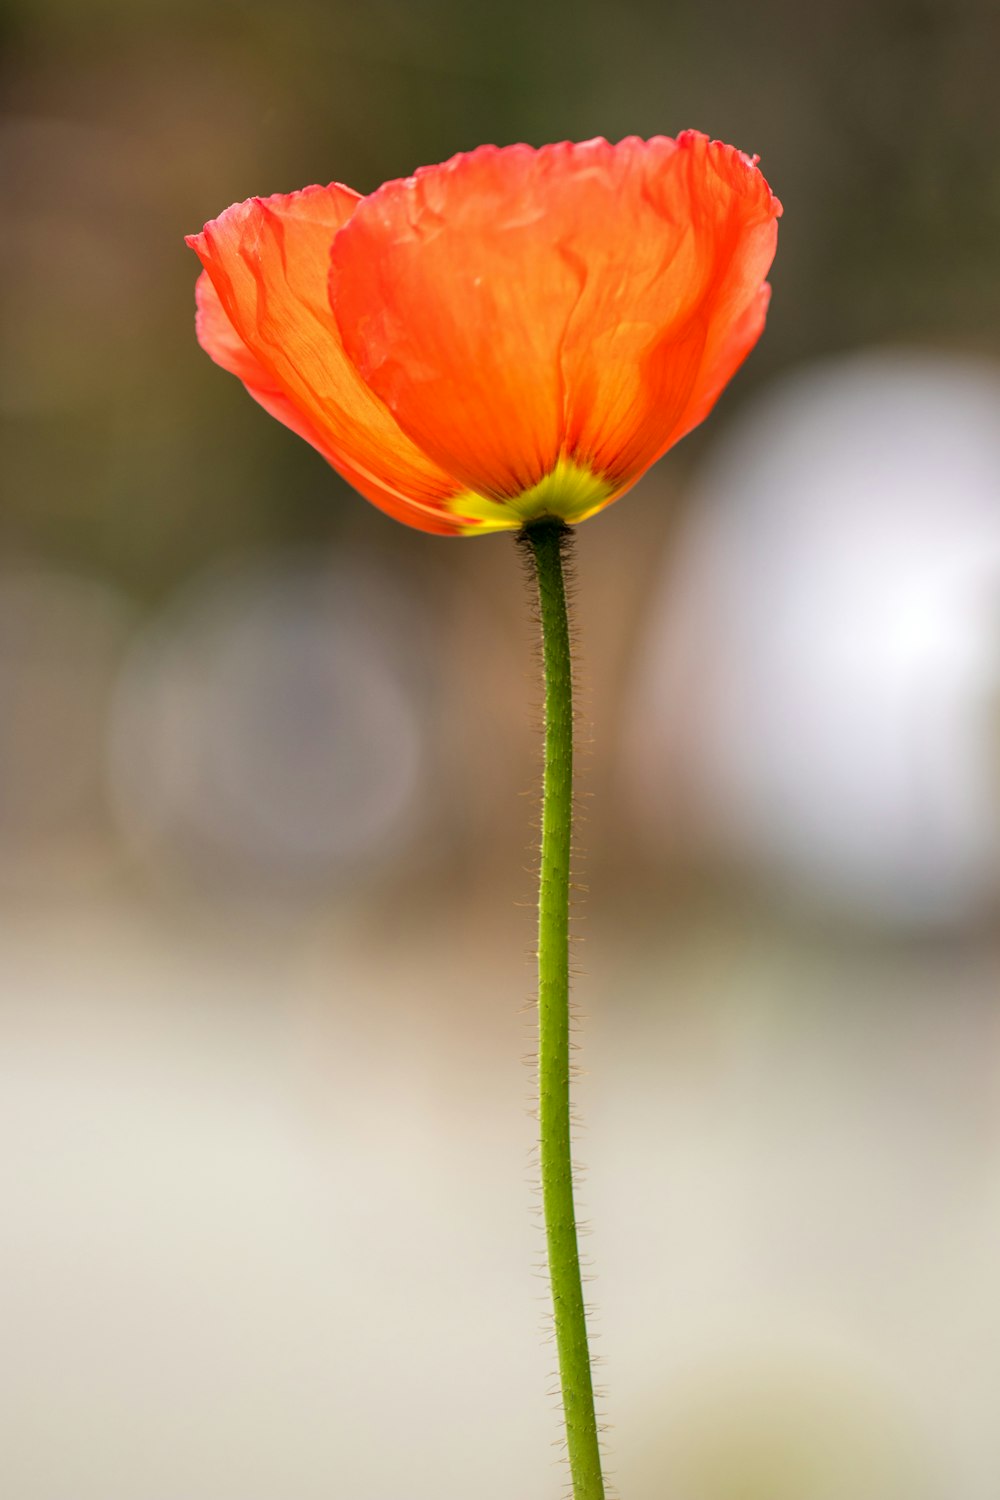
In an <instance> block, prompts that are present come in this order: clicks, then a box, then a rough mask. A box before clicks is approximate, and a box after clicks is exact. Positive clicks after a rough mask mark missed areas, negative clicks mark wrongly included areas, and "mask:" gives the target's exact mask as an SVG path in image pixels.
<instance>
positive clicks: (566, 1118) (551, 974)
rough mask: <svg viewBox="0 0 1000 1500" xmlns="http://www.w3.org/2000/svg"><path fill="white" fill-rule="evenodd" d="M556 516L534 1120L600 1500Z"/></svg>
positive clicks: (568, 1412)
mask: <svg viewBox="0 0 1000 1500" xmlns="http://www.w3.org/2000/svg"><path fill="white" fill-rule="evenodd" d="M570 534H571V533H570V532H569V529H568V528H567V527H565V526H564V525H563V524H562V523H561V522H559V521H541V522H536V523H535V524H534V525H533V526H529V527H527V528H526V529H525V531H524V532H523V536H524V539H525V542H526V544H527V546H528V547H529V548H530V550H531V554H532V557H533V560H534V566H535V574H536V577H537V580H538V602H539V612H540V615H541V623H542V654H543V658H544V663H545V780H544V788H543V793H542V861H541V875H540V880H539V891H538V1121H539V1144H540V1148H541V1171H542V1203H543V1207H544V1212H545V1238H546V1244H547V1247H548V1262H549V1278H550V1281H551V1284H552V1307H553V1312H554V1314H555V1326H556V1347H557V1349H558V1351H559V1379H560V1384H561V1386H562V1398H563V1410H564V1412H565V1417H566V1443H567V1446H568V1448H569V1463H570V1470H571V1472H572V1476H573V1496H574V1500H604V1480H603V1478H602V1477H601V1455H600V1451H599V1447H598V1440H597V1418H596V1415H595V1412H594V1386H593V1377H592V1374H591V1365H590V1350H589V1348H588V1344H587V1318H586V1310H585V1308H584V1302H583V1285H582V1282H581V1278H580V1252H579V1248H578V1246H577V1233H576V1210H575V1207H574V1203H573V1165H572V1156H571V1144H570V1102H569V1083H570V1063H569V875H570V845H571V840H572V831H573V669H572V660H571V655H570V639H569V621H568V618H567V612H566V587H565V582H564V579H563V556H564V551H565V547H566V543H567V541H568V538H569V536H570Z"/></svg>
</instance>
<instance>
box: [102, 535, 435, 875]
mask: <svg viewBox="0 0 1000 1500" xmlns="http://www.w3.org/2000/svg"><path fill="white" fill-rule="evenodd" d="M423 629H424V621H423V619H422V617H421V616H420V615H419V613H418V612H417V611H416V609H415V607H414V606H413V605H412V604H410V605H408V603H407V601H406V599H405V597H403V596H402V594H401V591H400V589H399V586H398V584H397V583H396V582H395V581H393V580H391V579H390V578H389V577H387V576H384V575H382V574H380V573H379V572H377V571H374V570H372V569H371V568H368V567H366V566H363V565H360V564H358V563H357V562H356V560H352V559H351V558H341V559H339V560H338V562H337V563H336V565H332V566H331V565H326V564H324V563H323V562H321V561H318V560H314V559H312V558H310V557H308V556H305V555H302V554H299V553H292V554H283V555H279V556H277V557H268V558H266V559H262V560H259V561H252V562H249V563H246V564H241V565H237V566H231V567H228V568H224V569H221V570H219V571H217V572H213V573H211V574H209V575H208V576H206V577H203V578H201V579H199V580H198V581H197V582H196V583H195V584H194V585H193V586H191V587H190V588H189V589H188V590H187V591H186V592H185V593H184V594H183V595H182V596H181V597H180V598H179V599H178V600H176V602H175V603H174V604H173V605H172V606H171V607H170V608H169V609H168V610H167V611H166V612H165V613H164V615H163V616H162V617H160V618H159V619H158V620H156V621H155V622H154V623H153V625H152V626H151V627H150V629H149V630H148V631H147V632H146V633H145V635H144V636H143V637H142V638H141V639H140V640H139V642H138V644H137V646H136V648H135V650H134V651H133V653H132V656H131V659H130V660H129V662H128V664H127V667H126V669H125V671H124V673H123V675H122V679H121V682H120V684H119V690H118V694H117V701H116V705H115V712H114V716H113V724H112V733H111V764H112V771H113V774H112V781H113V786H114V790H115V799H116V805H117V809H118V813H119V816H120V820H121V824H122V827H123V830H124V832H125V834H126V837H127V838H128V839H129V841H130V843H131V844H132V845H133V846H134V847H138V848H140V849H143V850H144V851H145V852H146V853H147V855H151V856H152V857H153V858H154V859H161V860H165V861H167V862H168V863H172V864H175V865H176V864H178V863H180V864H181V865H184V866H187V867H188V869H189V871H191V872H194V873H197V874H198V875H199V876H200V877H203V878H208V879H213V878H215V879H219V880H220V881H223V882H227V883H228V882H229V881H232V880H234V879H235V881H236V882H237V884H239V883H240V882H244V883H247V884H249V885H260V884H263V885H265V886H268V885H271V886H274V885H282V884H284V883H287V882H289V881H291V882H292V884H293V885H294V886H296V887H298V886H299V885H301V883H302V882H306V883H308V882H309V881H311V880H319V881H325V880H327V879H329V878H331V877H333V878H335V877H336V876H338V875H340V874H344V873H351V872H355V871H356V870H357V869H358V868H359V867H360V866H362V865H364V864H366V863H370V862H373V861H377V860H378V859H379V858H383V857H385V856H387V855H389V854H391V855H392V856H393V857H398V856H399V855H400V854H401V853H403V852H405V850H406V849H407V848H408V846H409V844H410V842H411V841H412V839H413V837H414V835H415V833H416V830H417V827H418V823H419V818H418V810H419V806H420V802H421V790H422V781H423V776H424V771H425V764H424V730H423V724H422V719H421V712H422V707H423V702H424V700H425V698H426V694H425V693H424V691H423V688H422V685H421V682H420V671H419V643H420V641H421V636H422V631H423Z"/></svg>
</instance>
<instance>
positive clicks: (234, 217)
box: [188, 183, 460, 532]
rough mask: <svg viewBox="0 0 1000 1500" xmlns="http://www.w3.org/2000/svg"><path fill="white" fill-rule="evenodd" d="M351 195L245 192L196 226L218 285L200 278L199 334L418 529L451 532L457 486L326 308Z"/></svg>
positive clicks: (258, 395) (194, 240)
mask: <svg viewBox="0 0 1000 1500" xmlns="http://www.w3.org/2000/svg"><path fill="white" fill-rule="evenodd" d="M357 202H358V196H357V194H356V193H353V192H351V190H350V189H349V188H345V187H342V186H340V185H339V184H336V183H334V184H331V185H330V186H329V187H326V188H320V187H314V188H305V189H304V190H303V191H301V192H298V193H291V194H288V195H287V196H285V195H278V196H276V197H273V198H252V199H250V200H248V201H247V202H246V203H238V204H234V205H233V207H232V208H229V209H227V210H226V212H225V213H224V214H222V215H220V217H219V218H218V219H215V220H213V221H212V222H211V223H209V224H206V226H205V228H204V230H203V231H202V233H201V234H199V235H192V236H191V237H190V238H189V240H188V244H190V245H191V247H192V248H193V249H194V250H195V251H196V252H197V254H198V255H199V257H200V259H201V261H202V264H203V266H204V267H205V273H206V274H207V277H208V284H210V285H211V288H212V291H213V293H214V296H212V295H210V294H209V292H208V291H207V288H206V284H205V282H204V278H202V279H201V281H200V283H199V285H200V288H201V290H200V295H199V317H198V337H199V340H200V341H201V343H202V345H203V347H204V348H205V349H206V351H207V352H208V353H209V354H210V355H211V356H212V358H213V359H215V360H216V362H217V363H218V364H220V365H222V366H223V367H224V368H225V369H228V370H231V371H232V373H233V374H235V375H237V376H238V377H239V378H240V379H241V380H243V381H244V383H245V384H246V386H247V388H248V390H250V393H251V395H253V396H254V398H255V399H256V400H257V401H259V402H260V404H261V405H262V406H264V407H265V409H266V410H268V411H269V412H271V413H272V414H273V415H274V416H276V417H278V419H279V420H280V421H282V422H284V423H285V425H286V426H288V427H291V429H292V430H293V431H294V432H296V433H298V434H299V435H300V436H302V437H304V438H306V440H307V441H308V442H310V443H312V444H313V446H314V447H316V448H318V449H319V451H320V452H321V453H322V454H323V455H324V457H325V458H327V459H328V461H329V462H330V463H332V464H333V465H334V467H335V468H337V469H338V470H339V471H340V472H341V473H342V474H343V475H344V477H345V478H346V479H347V480H348V481H349V482H350V483H351V484H353V485H354V486H355V487H356V488H358V489H360V490H361V492H362V493H363V494H365V495H366V496H367V497H368V498H369V499H372V500H374V501H375V503H376V504H378V505H380V506H382V508H383V509H386V510H390V512H391V513H392V514H394V515H397V516H398V517H399V519H401V520H406V521H410V522H411V524H413V525H415V526H420V527H422V529H424V530H434V531H443V532H452V531H455V530H456V529H458V528H457V525H456V519H455V517H454V515H453V514H452V512H451V510H450V508H448V507H446V506H445V504H444V502H445V501H447V500H450V499H451V498H452V497H453V496H454V495H455V494H456V492H457V491H458V490H459V489H460V486H459V485H458V484H456V482H455V480H454V479H453V478H452V477H451V476H450V475H448V474H447V473H445V472H444V471H443V470H442V469H440V468H439V467H438V466H437V465H436V464H435V463H433V462H432V461H431V460H430V459H428V458H427V457H426V455H424V454H423V453H421V451H420V450H419V448H417V447H416V446H415V445H414V444H413V443H412V442H411V441H410V439H409V438H408V437H406V435H405V434H404V433H403V432H401V431H400V429H399V427H398V425H397V424H396V422H395V421H394V419H393V417H392V416H391V414H390V413H389V412H388V410H387V409H386V407H385V406H384V404H383V403H382V402H381V401H380V400H379V399H378V397H377V396H376V395H375V394H374V393H373V392H372V391H371V390H370V389H369V388H368V387H367V386H366V385H365V383H364V382H363V381H362V380H361V379H360V378H359V376H358V373H357V371H356V369H355V367H354V365H353V364H352V363H351V361H350V360H348V359H347V357H346V356H345V354H344V350H343V347H342V345H341V341H340V335H339V332H338V329H337V324H336V321H335V320H334V318H333V315H332V313H331V310H330V305H329V301H328V298H327V290H326V288H327V273H328V263H329V253H330V244H331V241H332V239H333V237H334V235H335V234H336V232H337V230H338V229H339V228H340V226H341V225H342V224H343V223H344V222H345V221H346V220H347V219H348V218H349V217H350V215H351V213H352V212H353V211H354V207H355V205H356V203H357ZM411 511H412V515H411Z"/></svg>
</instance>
